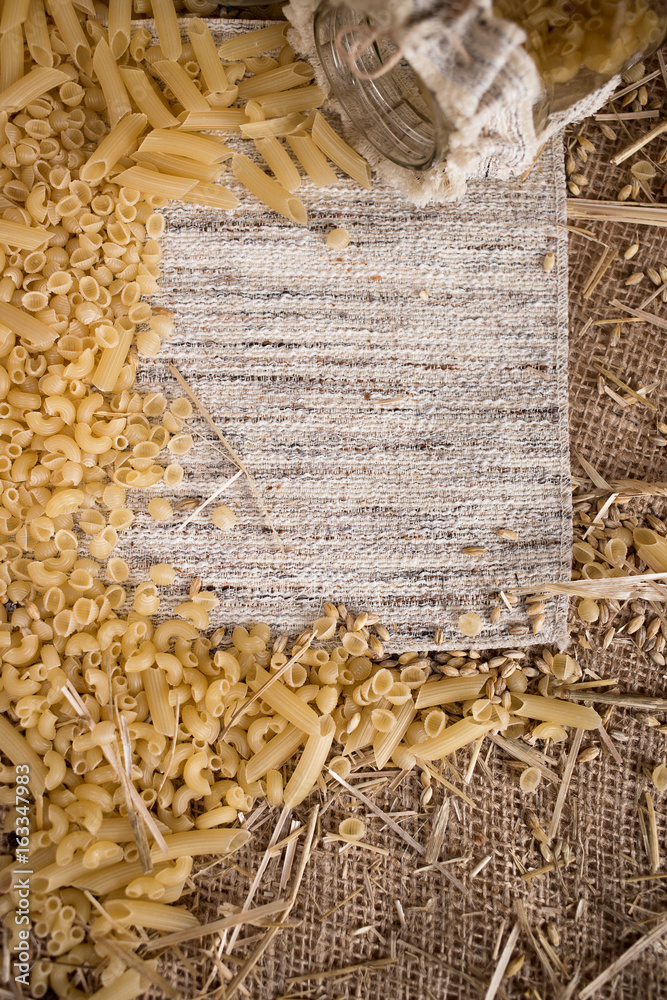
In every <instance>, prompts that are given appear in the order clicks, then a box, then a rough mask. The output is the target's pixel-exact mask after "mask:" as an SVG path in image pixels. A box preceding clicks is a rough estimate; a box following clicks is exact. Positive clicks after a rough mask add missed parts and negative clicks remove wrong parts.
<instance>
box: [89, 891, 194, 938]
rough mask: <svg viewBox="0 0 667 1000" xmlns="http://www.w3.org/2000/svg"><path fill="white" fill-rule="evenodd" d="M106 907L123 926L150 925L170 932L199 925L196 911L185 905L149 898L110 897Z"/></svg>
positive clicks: (153, 928)
mask: <svg viewBox="0 0 667 1000" xmlns="http://www.w3.org/2000/svg"><path fill="white" fill-rule="evenodd" d="M105 909H106V911H107V913H108V914H109V916H110V917H111V918H112V919H113V920H115V921H117V922H118V923H119V924H121V926H123V927H150V928H151V929H152V930H156V931H166V932H167V933H169V932H175V931H185V930H188V929H189V928H191V927H198V926H199V921H198V920H197V918H196V917H195V915H194V913H190V912H189V910H186V908H185V907H184V906H169V905H168V904H167V903H154V902H152V901H151V900H148V899H146V900H144V899H110V900H108V901H107V903H106V905H105Z"/></svg>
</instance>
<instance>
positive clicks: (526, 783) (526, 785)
mask: <svg viewBox="0 0 667 1000" xmlns="http://www.w3.org/2000/svg"><path fill="white" fill-rule="evenodd" d="M541 777H542V775H541V773H540V771H539V770H538V769H537V768H536V767H527V768H526V770H525V771H522V772H521V776H520V778H519V786H520V788H521V791H522V792H523V793H524V794H528V793H530V792H534V791H535V789H536V788H537V786H538V785H539V783H540V779H541Z"/></svg>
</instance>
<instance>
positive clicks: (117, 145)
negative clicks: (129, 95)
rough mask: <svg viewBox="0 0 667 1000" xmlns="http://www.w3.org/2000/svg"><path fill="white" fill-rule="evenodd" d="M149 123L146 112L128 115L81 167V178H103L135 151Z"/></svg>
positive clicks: (89, 179)
mask: <svg viewBox="0 0 667 1000" xmlns="http://www.w3.org/2000/svg"><path fill="white" fill-rule="evenodd" d="M147 123H148V119H147V117H146V115H144V114H131V115H127V116H126V117H125V118H123V119H122V121H120V122H118V124H117V125H115V126H114V127H113V128H112V129H111V131H110V132H109V133H108V135H106V136H105V137H104V139H102V141H101V142H100V144H99V145H98V147H97V149H96V150H95V152H94V153H93V154H92V156H90V157H89V159H88V160H87V161H86V163H85V164H84V165H83V166H82V167H81V168H80V170H79V176H80V177H81V179H82V180H85V181H90V182H95V181H99V180H101V179H102V177H104V176H105V175H106V174H107V173H108V172H109V171H110V170H111V169H112V167H114V166H115V165H116V164H117V163H118V160H119V159H120V158H121V157H122V156H127V155H128V153H129V152H133V151H134V149H135V148H136V147H135V143H136V140H137V139H138V138H139V136H140V135H141V133H142V132H143V131H144V130H145V128H146V125H147Z"/></svg>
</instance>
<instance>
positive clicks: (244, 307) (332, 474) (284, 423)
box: [133, 22, 571, 650]
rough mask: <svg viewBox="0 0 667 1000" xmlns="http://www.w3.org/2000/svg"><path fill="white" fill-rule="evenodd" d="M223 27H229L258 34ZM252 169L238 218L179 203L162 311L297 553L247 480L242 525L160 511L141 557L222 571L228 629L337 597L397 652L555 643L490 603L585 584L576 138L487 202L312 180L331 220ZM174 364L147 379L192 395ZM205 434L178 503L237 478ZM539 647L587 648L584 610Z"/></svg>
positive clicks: (287, 615)
mask: <svg viewBox="0 0 667 1000" xmlns="http://www.w3.org/2000/svg"><path fill="white" fill-rule="evenodd" d="M211 25H212V27H213V28H214V31H215V33H216V34H217V36H218V38H220V39H222V38H224V37H226V36H227V35H229V34H230V33H231V32H233V31H234V30H238V31H240V30H242V28H243V27H244V25H243V24H240V25H235V26H230V25H228V24H224V23H223V24H220V22H211ZM246 26H247V25H246ZM229 141H230V143H232V144H234V139H233V138H230V139H229ZM247 146H248V144H247V143H246V144H245V145H244V150H247ZM229 175H230V177H231V181H230V186H231V187H232V189H234V190H235V191H237V193H238V194H239V195H240V198H241V204H240V205H239V208H238V209H237V210H236V211H235V213H234V215H233V217H230V216H229V215H228V214H223V213H220V212H217V211H214V210H206V209H202V208H199V207H197V206H183V205H178V204H173V205H172V206H170V207H169V208H168V209H167V210H166V216H167V233H166V236H165V239H164V256H163V258H162V280H161V292H160V294H159V295H158V296H157V297H156V300H157V304H158V305H161V306H164V307H165V308H168V309H171V310H173V312H174V313H175V320H176V332H175V336H174V338H173V340H172V341H171V343H170V344H169V345H168V347H167V348H166V351H167V352H168V353H169V354H170V355H171V358H172V359H173V362H174V364H175V365H176V366H177V367H178V368H179V370H180V371H181V373H182V374H183V376H184V377H185V378H186V379H187V381H188V383H189V384H190V385H191V387H192V388H193V389H194V391H195V392H196V394H197V396H198V397H199V398H200V399H201V400H202V401H203V403H204V404H205V406H206V407H207V408H208V409H209V411H210V412H211V414H212V415H213V418H214V420H215V421H216V423H217V424H218V426H219V427H220V428H221V429H222V431H223V433H224V434H225V435H226V437H227V438H228V440H229V441H230V443H231V444H232V446H233V447H234V449H235V450H236V451H237V452H238V454H240V455H241V456H242V458H243V460H244V461H245V463H246V465H247V467H248V469H249V470H250V471H251V473H252V475H253V477H254V479H255V481H256V483H257V487H258V489H259V492H260V494H261V496H262V498H263V500H264V501H265V503H266V505H267V507H268V509H269V511H270V514H271V518H272V519H273V521H274V523H275V526H276V529H277V531H278V534H279V536H280V538H281V540H282V542H283V544H284V547H285V550H286V553H287V554H286V557H283V555H282V554H281V552H280V551H279V548H278V546H277V544H276V542H275V539H274V538H273V537H272V535H271V534H270V532H269V529H268V527H267V523H266V519H265V517H264V516H263V514H262V511H261V510H260V508H259V506H258V504H257V502H256V500H255V499H254V497H253V495H252V492H251V490H250V488H249V485H248V483H247V481H244V480H240V481H238V482H237V483H235V484H234V485H233V487H231V488H230V489H229V491H228V493H227V494H225V496H224V497H222V498H221V501H219V502H222V501H225V502H227V503H229V504H230V505H231V506H232V507H233V508H234V509H235V510H236V511H237V513H238V522H237V526H236V528H235V530H234V532H233V533H232V534H229V535H226V536H225V535H221V533H220V532H219V531H218V530H217V529H216V528H215V527H214V526H213V525H212V523H211V519H210V511H206V512H205V513H203V514H202V515H200V516H199V517H197V518H196V519H195V521H194V522H193V523H192V524H191V525H190V526H189V527H188V529H187V531H184V532H180V531H179V530H178V529H177V528H176V527H175V526H174V525H169V526H168V527H165V526H159V525H155V524H153V523H152V522H151V521H150V519H149V518H148V517H144V518H143V520H142V522H141V527H142V533H141V534H140V535H137V534H135V538H136V537H140V538H141V543H140V546H139V545H137V546H135V548H134V550H133V561H134V562H135V564H136V565H137V566H138V567H141V566H142V565H143V562H146V563H148V564H149V563H150V562H151V561H154V560H155V559H156V558H161V559H166V560H169V561H172V560H173V561H174V562H175V564H176V565H178V566H179V568H182V569H183V570H184V572H186V573H196V575H198V576H201V577H202V579H203V580H204V582H205V585H207V586H210V587H212V588H213V589H215V590H216V592H217V593H219V594H221V595H222V596H223V603H222V606H221V608H220V609H219V610H218V612H217V614H218V617H219V620H220V623H228V622H230V621H238V622H248V621H257V620H262V621H266V622H269V623H270V624H271V625H273V626H275V627H277V628H280V629H283V628H286V629H291V630H294V629H295V628H296V629H300V628H303V627H304V626H305V625H306V624H307V623H308V622H310V621H312V620H313V618H314V617H317V616H318V615H319V614H321V613H322V611H321V608H322V604H323V602H324V601H326V600H336V601H343V602H344V603H345V604H348V605H350V606H351V607H355V608H368V609H372V610H373V611H375V612H376V613H377V614H379V615H380V617H381V620H382V621H383V622H385V623H386V624H387V625H388V626H389V628H390V631H391V632H392V646H391V648H394V649H400V650H408V649H423V648H424V646H425V645H426V644H428V643H429V642H431V641H432V637H433V633H434V630H435V628H436V627H438V626H442V628H443V629H444V632H445V641H444V643H443V645H442V648H457V647H460V645H461V642H462V636H461V634H460V633H459V632H458V630H457V627H456V622H457V619H458V617H459V615H461V614H462V613H463V612H464V611H471V610H475V611H478V612H481V613H482V614H483V616H484V617H485V620H486V621H487V626H486V628H485V630H484V632H483V633H482V635H481V636H479V638H478V640H477V641H476V643H475V644H476V645H478V646H480V647H485V646H486V647H488V646H493V645H497V644H498V643H499V642H502V643H505V644H509V645H518V644H521V643H524V642H526V641H535V640H533V637H532V635H531V634H530V629H529V628H528V625H527V623H526V621H525V620H524V619H522V618H521V617H520V616H519V615H513V614H510V613H509V612H508V611H506V610H505V609H504V608H503V615H502V617H501V620H500V622H499V624H498V625H497V626H491V625H490V624H488V613H489V611H490V610H491V609H492V607H493V606H494V605H495V604H496V603H497V593H498V589H499V588H503V589H508V588H512V587H514V586H516V585H517V584H529V583H537V582H539V581H541V580H544V579H556V578H560V579H562V578H563V576H566V575H567V573H568V565H569V552H570V541H571V538H570V523H571V522H570V487H569V464H568V454H567V371H566V368H567V347H566V343H567V241H566V236H565V232H564V230H563V228H562V224H563V223H564V183H563V168H562V152H561V144H560V140H559V141H557V142H555V143H554V144H552V145H550V146H549V148H548V150H547V151H546V152H545V154H544V156H543V157H542V159H541V160H540V164H539V167H538V168H536V169H535V170H534V171H533V172H532V174H531V176H530V177H529V179H528V180H527V181H526V183H525V184H523V185H522V186H521V187H517V186H516V185H507V184H505V185H496V184H494V185H482V184H478V186H477V187H476V188H475V190H474V191H472V192H471V194H470V197H469V199H468V201H467V202H466V204H465V205H463V206H435V207H432V208H428V209H420V210H414V209H413V208H412V206H410V205H409V204H407V203H405V202H404V201H403V200H402V198H401V197H400V196H399V195H397V194H396V193H395V192H394V191H392V190H390V189H388V188H386V187H384V186H382V185H379V184H375V185H374V186H373V189H372V191H370V192H365V191H363V190H362V189H360V188H359V187H358V185H357V184H356V183H354V182H352V181H349V180H347V179H346V180H344V181H342V182H341V184H340V185H339V186H337V187H335V188H331V189H329V188H325V189H317V188H316V187H315V186H314V185H313V184H312V183H310V182H308V183H304V184H303V186H302V188H301V190H300V192H299V194H300V195H301V196H302V198H303V201H304V202H305V204H306V207H307V209H308V212H309V215H310V225H309V227H308V229H307V230H305V229H303V230H302V229H299V228H298V227H295V226H293V225H292V224H291V223H289V222H287V221H286V220H283V219H281V218H279V217H277V216H276V215H275V213H273V212H271V211H270V210H265V209H264V207H263V206H262V205H261V204H260V203H258V202H257V201H256V200H255V199H254V198H253V197H251V196H248V195H247V194H246V193H245V192H243V190H239V188H238V185H237V184H236V182H235V180H234V178H233V176H232V175H231V171H230V172H229ZM225 182H227V178H225ZM336 226H346V227H347V228H348V229H349V231H350V234H351V244H350V247H349V248H348V249H347V250H346V251H344V252H335V251H332V250H329V249H328V248H327V247H326V245H325V239H326V234H327V233H328V232H329V231H330V230H331V229H333V228H334V227H336ZM559 227H560V228H559ZM547 250H551V251H553V252H555V255H556V266H555V268H554V270H553V271H552V272H551V273H545V271H544V270H543V268H542V266H541V261H542V258H543V256H544V254H545V253H546V251H547ZM424 292H425V293H426V295H427V298H420V293H424ZM163 353H165V352H163ZM164 367H165V366H164V365H162V364H160V363H159V362H158V363H156V364H155V365H143V366H142V378H143V379H144V380H145V381H146V382H150V384H151V385H155V384H156V382H160V381H163V382H164V384H165V385H168V391H169V392H173V382H172V383H171V385H169V383H170V381H171V380H170V377H169V376H168V374H167V373H166V372H165V370H164ZM197 426H198V430H200V431H201V436H198V438H197V444H196V447H195V448H194V450H193V451H192V452H191V453H190V455H189V456H188V459H187V462H186V463H185V465H186V480H185V481H184V482H183V484H182V485H181V486H180V487H179V489H178V490H177V491H175V493H174V499H175V500H176V501H178V500H181V499H183V498H184V497H186V496H192V497H207V496H209V495H210V494H211V493H212V492H213V491H214V489H215V488H216V487H217V486H218V485H219V484H220V483H221V482H222V481H224V479H226V478H227V477H228V476H229V475H231V473H233V472H234V471H235V470H234V467H233V466H232V465H231V463H230V462H229V460H228V459H227V458H226V456H225V454H224V452H223V451H222V449H221V448H217V449H214V448H213V447H212V445H211V443H210V442H211V439H212V435H211V432H210V430H208V429H207V428H205V427H204V425H203V424H200V425H197ZM182 519H184V518H182ZM501 527H507V528H512V529H514V530H515V531H516V532H517V533H518V541H517V542H508V541H505V540H503V539H501V538H500V537H498V535H496V534H495V529H498V528H501ZM471 545H477V546H483V547H484V548H485V549H487V550H488V551H486V552H484V553H483V554H482V555H477V556H475V555H468V554H464V553H463V552H462V549H463V548H464V547H466V546H471ZM142 561H143V562H142ZM212 622H213V623H214V624H216V621H215V616H214V617H213V618H212ZM513 626H514V627H515V628H516V626H519V627H520V628H522V629H523V630H524V632H526V633H528V635H527V636H521V637H520V638H519V637H517V636H516V634H514V635H512V634H510V629H511V628H512V627H513ZM539 638H540V641H542V639H546V640H548V641H552V642H559V641H562V640H563V639H564V638H565V604H564V603H563V602H562V601H561V602H552V604H551V605H550V607H549V611H548V615H547V621H546V624H545V626H544V629H543V631H542V633H541V635H540V637H539Z"/></svg>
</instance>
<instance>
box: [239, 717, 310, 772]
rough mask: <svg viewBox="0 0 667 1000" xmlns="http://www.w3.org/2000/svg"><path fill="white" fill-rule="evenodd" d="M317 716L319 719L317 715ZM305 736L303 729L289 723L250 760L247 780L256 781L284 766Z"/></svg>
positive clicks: (247, 768)
mask: <svg viewBox="0 0 667 1000" xmlns="http://www.w3.org/2000/svg"><path fill="white" fill-rule="evenodd" d="M315 718H316V719H317V716H316V717H315ZM313 728H314V727H313ZM305 738H306V737H305V733H304V732H303V730H302V729H300V728H298V727H297V726H294V725H288V726H287V727H286V728H285V729H284V730H283V732H282V733H279V734H278V735H277V736H274V737H273V739H271V740H269V741H268V742H267V743H265V744H264V746H263V748H262V749H261V750H260V751H259V752H258V753H256V754H254V755H253V756H252V757H251V759H250V760H249V761H248V764H247V767H246V778H247V780H248V781H256V780H257V779H258V778H262V777H264V775H265V774H267V772H269V771H272V770H277V769H278V768H279V767H282V765H283V764H284V763H285V762H286V761H288V760H289V759H290V757H292V755H293V754H294V752H295V751H296V750H297V749H298V748H299V747H300V746H301V744H302V743H303V741H304V739H305Z"/></svg>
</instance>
